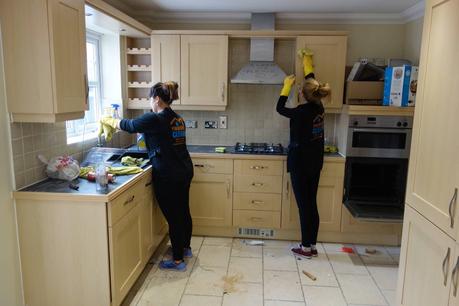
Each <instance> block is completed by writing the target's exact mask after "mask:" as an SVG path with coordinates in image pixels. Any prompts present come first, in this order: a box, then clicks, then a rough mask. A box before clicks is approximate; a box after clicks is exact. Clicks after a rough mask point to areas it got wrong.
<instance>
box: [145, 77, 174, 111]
mask: <svg viewBox="0 0 459 306" xmlns="http://www.w3.org/2000/svg"><path fill="white" fill-rule="evenodd" d="M156 97H159V98H160V99H161V100H162V101H163V102H164V103H166V104H169V105H170V104H172V102H174V100H177V99H178V98H179V96H178V84H177V83H176V82H173V81H168V82H164V83H163V82H158V83H156V84H155V85H153V87H151V88H150V98H156Z"/></svg>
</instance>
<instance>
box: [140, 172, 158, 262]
mask: <svg viewBox="0 0 459 306" xmlns="http://www.w3.org/2000/svg"><path fill="white" fill-rule="evenodd" d="M151 180H152V179H151V175H150V176H149V177H148V179H146V180H144V183H143V185H144V186H145V187H144V199H143V202H142V206H141V209H140V216H141V218H142V219H141V224H142V261H143V263H144V264H146V263H147V262H148V260H149V259H150V257H151V255H153V252H154V250H155V248H156V245H155V241H154V238H155V237H154V234H155V226H154V224H153V218H154V214H155V210H154V205H153V189H152V182H151Z"/></svg>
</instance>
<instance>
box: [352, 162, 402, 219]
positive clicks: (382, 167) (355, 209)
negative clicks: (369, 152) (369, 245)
mask: <svg viewBox="0 0 459 306" xmlns="http://www.w3.org/2000/svg"><path fill="white" fill-rule="evenodd" d="M407 172H408V159H396V158H364V157H348V158H346V170H345V179H344V201H343V202H344V205H345V206H346V208H347V209H348V210H349V212H350V213H351V214H352V216H353V217H354V218H356V219H360V220H365V221H379V222H392V223H393V222H402V221H403V212H404V202H405V191H406V180H407Z"/></svg>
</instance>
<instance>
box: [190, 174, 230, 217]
mask: <svg viewBox="0 0 459 306" xmlns="http://www.w3.org/2000/svg"><path fill="white" fill-rule="evenodd" d="M190 210H191V217H192V218H193V224H194V225H197V226H231V224H232V212H233V176H232V175H229V174H199V173H197V174H195V176H194V178H193V180H192V182H191V187H190Z"/></svg>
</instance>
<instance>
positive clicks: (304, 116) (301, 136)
mask: <svg viewBox="0 0 459 306" xmlns="http://www.w3.org/2000/svg"><path fill="white" fill-rule="evenodd" d="M287 99H288V97H285V96H280V97H279V100H278V102H277V107H276V110H277V112H278V113H279V114H281V115H282V116H285V117H287V118H290V144H289V152H288V159H287V170H288V171H289V172H290V171H291V170H292V169H296V170H300V171H302V170H311V171H320V170H321V169H322V165H323V154H324V107H323V105H322V103H320V102H319V103H315V102H308V103H306V104H301V105H299V106H297V107H296V108H287V107H285V103H286V102H287Z"/></svg>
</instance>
